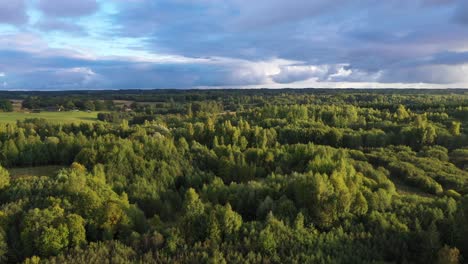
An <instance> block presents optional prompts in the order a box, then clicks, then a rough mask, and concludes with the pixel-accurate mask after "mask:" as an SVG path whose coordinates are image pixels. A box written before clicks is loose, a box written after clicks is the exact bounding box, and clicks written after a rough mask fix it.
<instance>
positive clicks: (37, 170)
mask: <svg viewBox="0 0 468 264" xmlns="http://www.w3.org/2000/svg"><path fill="white" fill-rule="evenodd" d="M62 168H63V166H40V167H27V168H11V169H9V170H8V171H9V172H10V176H11V177H12V178H18V177H29V176H54V175H55V174H56V173H57V172H58V171H59V170H60V169H62Z"/></svg>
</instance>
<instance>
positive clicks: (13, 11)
mask: <svg viewBox="0 0 468 264" xmlns="http://www.w3.org/2000/svg"><path fill="white" fill-rule="evenodd" d="M26 22H28V15H27V14H26V4H25V0H0V24H2V23H4V24H14V25H21V24H25V23H26Z"/></svg>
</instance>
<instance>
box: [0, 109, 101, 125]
mask: <svg viewBox="0 0 468 264" xmlns="http://www.w3.org/2000/svg"><path fill="white" fill-rule="evenodd" d="M97 114H98V112H89V113H88V112H84V111H80V112H40V113H27V112H2V113H0V123H16V121H18V120H25V119H30V118H43V119H45V120H47V121H49V122H52V123H82V122H87V123H91V122H96V121H97V120H98V119H97Z"/></svg>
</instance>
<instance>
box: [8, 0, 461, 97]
mask: <svg viewBox="0 0 468 264" xmlns="http://www.w3.org/2000/svg"><path fill="white" fill-rule="evenodd" d="M283 87H287V88H468V0H224V1H223V0H67V1H65V0H0V90H78V89H159V88H178V89H190V88H283Z"/></svg>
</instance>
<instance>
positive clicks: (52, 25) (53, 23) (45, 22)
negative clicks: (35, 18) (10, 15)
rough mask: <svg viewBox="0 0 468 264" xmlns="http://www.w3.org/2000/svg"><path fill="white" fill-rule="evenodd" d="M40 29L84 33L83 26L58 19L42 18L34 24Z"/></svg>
mask: <svg viewBox="0 0 468 264" xmlns="http://www.w3.org/2000/svg"><path fill="white" fill-rule="evenodd" d="M35 26H36V27H37V28H39V29H40V30H42V31H62V32H66V33H73V34H82V35H83V34H85V31H84V29H83V27H81V26H79V25H76V24H74V23H71V22H68V21H64V20H60V19H49V18H46V19H42V20H40V21H39V22H38V23H36V25H35Z"/></svg>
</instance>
